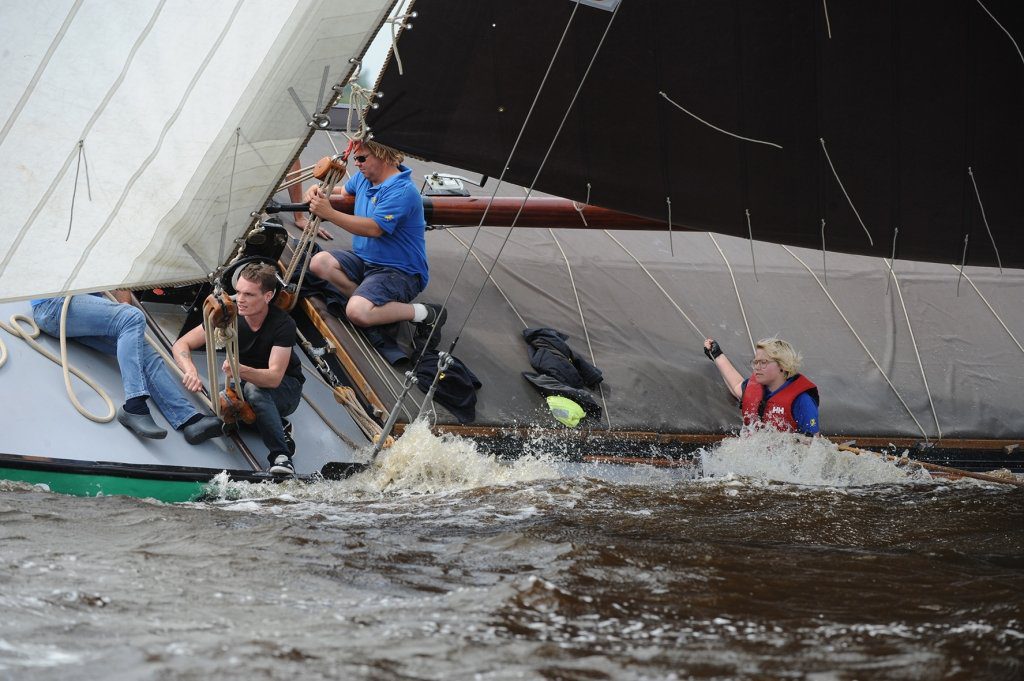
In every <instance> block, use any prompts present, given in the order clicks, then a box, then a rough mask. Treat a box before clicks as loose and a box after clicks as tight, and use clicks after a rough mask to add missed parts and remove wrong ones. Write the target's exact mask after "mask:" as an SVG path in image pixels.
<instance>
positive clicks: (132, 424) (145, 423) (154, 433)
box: [117, 407, 167, 440]
mask: <svg viewBox="0 0 1024 681" xmlns="http://www.w3.org/2000/svg"><path fill="white" fill-rule="evenodd" d="M117 421H118V423H120V424H121V425H122V426H124V427H125V428H127V429H128V430H130V431H132V432H133V433H135V434H136V435H138V436H139V437H148V438H149V439H150V440H162V439H164V438H165V437H167V431H166V430H164V429H163V428H161V427H160V426H158V425H156V421H154V420H153V417H152V415H150V414H132V413H130V412H127V411H125V410H124V407H118V408H117Z"/></svg>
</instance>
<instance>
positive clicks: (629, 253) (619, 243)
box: [604, 229, 742, 341]
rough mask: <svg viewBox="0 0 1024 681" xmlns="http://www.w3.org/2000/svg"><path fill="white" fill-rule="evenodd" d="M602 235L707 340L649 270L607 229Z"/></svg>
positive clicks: (702, 338)
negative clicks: (628, 259) (626, 257)
mask: <svg viewBox="0 0 1024 681" xmlns="http://www.w3.org/2000/svg"><path fill="white" fill-rule="evenodd" d="M604 233H605V234H607V235H608V237H609V238H610V239H611V240H612V241H614V242H615V243H617V244H618V245H619V248H621V249H622V250H624V251H625V252H626V255H628V256H629V257H631V258H633V260H634V261H636V264H637V265H639V266H640V269H642V270H643V271H644V274H646V275H647V276H648V277H650V278H651V281H652V282H654V285H655V286H657V287H658V290H659V291H661V292H662V293H664V294H665V297H666V298H668V302H670V303H671V304H672V307H674V308H675V309H676V312H678V313H679V314H681V315H682V316H683V319H685V320H686V321H687V322H688V323H689V324H690V326H691V327H693V330H694V331H696V332H697V336H699V337H700V339H701V341H703V340H704V339H705V338H707V336H705V335H704V334H703V333H702V332H701V330H700V329H699V328H697V325H696V324H694V323H693V320H692V319H690V317H689V316H688V315H687V314H686V313H685V312H683V309H682V308H681V307H679V305H677V304H676V301H675V300H673V299H672V296H670V295H669V293H668V291H666V290H665V289H664V287H662V285H661V284H659V283H658V280H657V279H655V278H654V275H653V274H651V272H650V270H648V269H647V267H645V266H644V264H643V263H642V262H640V260H639V258H637V257H636V256H635V255H633V253H632V252H630V250H629V249H628V248H626V247H625V246H624V245H623V244H622V242H621V241H619V240H618V239H616V238H615V236H614V235H613V234H612V233H611V232H609V231H608V230H607V229H606V230H604ZM741 307H742V306H741Z"/></svg>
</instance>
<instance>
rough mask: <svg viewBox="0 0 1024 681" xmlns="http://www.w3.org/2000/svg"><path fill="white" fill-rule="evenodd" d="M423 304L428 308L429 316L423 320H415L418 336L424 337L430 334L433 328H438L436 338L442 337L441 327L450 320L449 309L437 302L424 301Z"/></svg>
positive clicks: (435, 333) (418, 337) (419, 337)
mask: <svg viewBox="0 0 1024 681" xmlns="http://www.w3.org/2000/svg"><path fill="white" fill-rule="evenodd" d="M423 306H424V307H426V308H427V316H426V318H425V319H424V320H423V321H422V322H415V324H416V334H415V336H416V338H417V339H424V338H426V337H427V336H429V335H430V332H431V330H434V329H436V330H435V331H434V338H438V339H440V338H441V333H440V329H441V327H442V326H444V323H445V322H446V321H448V310H447V309H445V308H443V307H441V306H440V305H438V304H437V303H423Z"/></svg>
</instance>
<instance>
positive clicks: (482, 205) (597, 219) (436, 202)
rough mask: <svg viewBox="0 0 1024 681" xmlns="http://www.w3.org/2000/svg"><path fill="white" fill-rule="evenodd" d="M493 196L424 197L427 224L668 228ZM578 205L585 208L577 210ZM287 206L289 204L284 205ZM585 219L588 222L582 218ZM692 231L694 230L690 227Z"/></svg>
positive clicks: (554, 203)
mask: <svg viewBox="0 0 1024 681" xmlns="http://www.w3.org/2000/svg"><path fill="white" fill-rule="evenodd" d="M489 200H490V199H488V198H486V197H478V196H468V197H463V196H424V197H423V213H424V215H425V217H426V219H427V224H428V225H438V226H441V225H444V226H450V227H476V226H477V225H479V224H480V219H481V217H482V216H483V214H484V211H485V210H487V219H486V221H485V223H484V224H485V225H486V226H488V227H508V226H509V225H511V224H512V221H513V220H515V218H516V214H517V213H519V211H520V209H522V213H520V214H519V219H518V220H515V223H516V227H552V228H558V229H627V230H648V231H653V230H667V229H668V226H667V225H666V223H664V222H661V221H658V220H649V219H647V218H641V217H637V216H635V215H629V214H628V213H619V212H617V211H614V210H608V209H607V208H599V207H598V206H587V205H584V204H578V203H577V204H574V203H573V202H572V201H570V200H568V199H559V198H554V197H547V196H542V197H536V198H531V199H529V200H526V202H525V205H524V199H521V198H515V197H511V198H509V197H504V198H496V199H494V200H493V201H492V202H491V205H490V208H489V209H488V208H487V203H488V201H489ZM353 204H354V199H353V198H352V197H351V196H344V197H341V196H332V197H331V206H333V207H334V209H335V210H340V211H342V212H343V213H351V212H352V210H353ZM576 206H579V207H580V210H582V217H581V213H580V211H577V210H576ZM282 208H283V209H288V208H289V206H282ZM584 217H585V218H586V223H584V222H583V218H584ZM672 227H673V229H681V230H688V229H689V228H687V227H684V226H680V225H673V226H672ZM691 231H692V230H691Z"/></svg>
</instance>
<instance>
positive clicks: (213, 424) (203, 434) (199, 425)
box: [181, 416, 224, 445]
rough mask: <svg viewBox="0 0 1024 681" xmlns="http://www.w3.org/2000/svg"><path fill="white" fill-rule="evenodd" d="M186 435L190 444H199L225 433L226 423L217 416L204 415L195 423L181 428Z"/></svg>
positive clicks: (186, 440)
mask: <svg viewBox="0 0 1024 681" xmlns="http://www.w3.org/2000/svg"><path fill="white" fill-rule="evenodd" d="M181 432H182V434H184V436H185V442H187V443H189V444H190V445H197V444H199V443H200V442H206V441H207V440H209V439H210V438H212V437H220V436H221V435H223V434H224V424H223V423H221V421H220V419H219V418H217V417H216V416H204V417H203V418H201V419H199V420H198V421H196V422H195V423H193V424H192V425H189V426H185V427H184V428H182V429H181Z"/></svg>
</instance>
